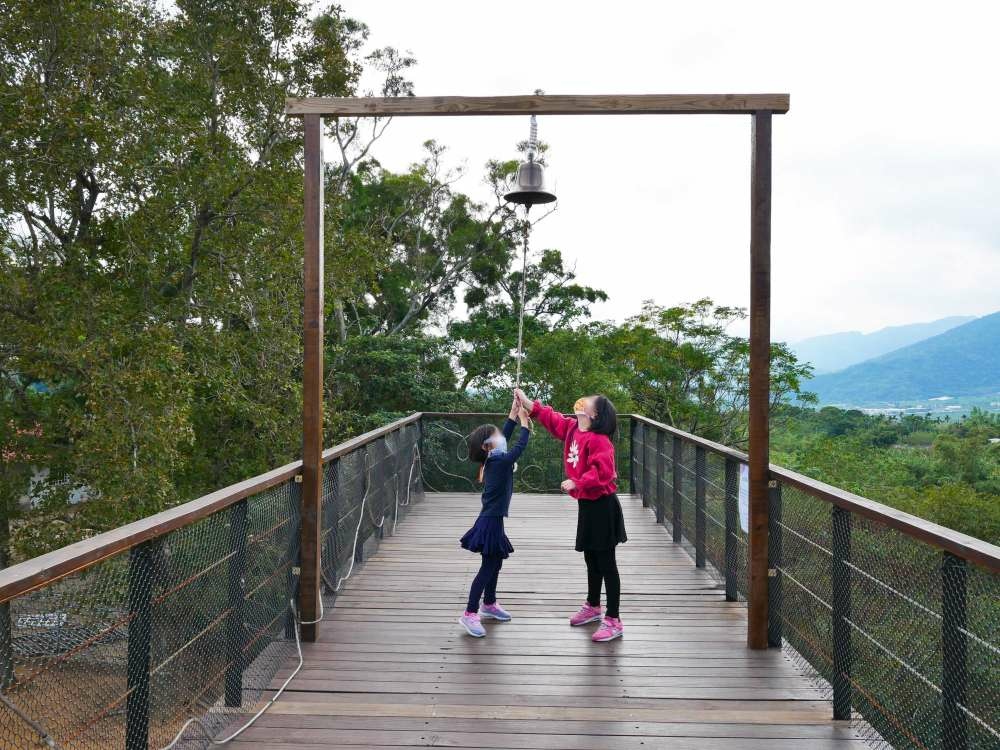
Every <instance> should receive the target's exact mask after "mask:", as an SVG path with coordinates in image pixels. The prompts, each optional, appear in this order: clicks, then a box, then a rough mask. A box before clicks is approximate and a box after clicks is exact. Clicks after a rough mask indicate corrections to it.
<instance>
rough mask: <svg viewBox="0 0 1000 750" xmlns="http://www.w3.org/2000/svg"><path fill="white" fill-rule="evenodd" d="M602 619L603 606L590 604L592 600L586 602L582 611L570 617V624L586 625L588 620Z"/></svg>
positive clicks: (581, 608)
mask: <svg viewBox="0 0 1000 750" xmlns="http://www.w3.org/2000/svg"><path fill="white" fill-rule="evenodd" d="M600 619H601V608H600V607H592V606H590V602H584V603H583V606H582V607H580V611H579V612H577V613H576V614H575V615H573V616H572V617H571V618H569V624H570V625H572V626H573V627H574V628H575V627H576V626H578V625H586V624H587V623H588V622H596V621H597V620H600Z"/></svg>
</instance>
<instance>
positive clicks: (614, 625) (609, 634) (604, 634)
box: [590, 617, 625, 643]
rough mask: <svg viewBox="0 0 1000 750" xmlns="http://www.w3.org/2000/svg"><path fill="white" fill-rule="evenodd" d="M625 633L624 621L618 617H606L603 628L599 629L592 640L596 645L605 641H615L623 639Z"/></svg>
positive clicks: (602, 624)
mask: <svg viewBox="0 0 1000 750" xmlns="http://www.w3.org/2000/svg"><path fill="white" fill-rule="evenodd" d="M624 633H625V626H624V625H622V621H621V620H619V619H618V618H617V617H605V618H604V622H603V623H601V627H599V628H598V629H597V632H596V633H594V634H593V635H592V636H591V637H590V640H592V641H594V642H595V643H604V642H605V641H613V640H614V639H615V638H621V637H622V635H624Z"/></svg>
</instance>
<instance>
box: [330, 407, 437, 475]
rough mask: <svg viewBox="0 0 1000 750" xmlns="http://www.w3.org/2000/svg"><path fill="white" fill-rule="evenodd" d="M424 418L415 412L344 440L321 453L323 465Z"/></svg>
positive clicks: (421, 414)
mask: <svg viewBox="0 0 1000 750" xmlns="http://www.w3.org/2000/svg"><path fill="white" fill-rule="evenodd" d="M422 416H424V414H423V412H419V411H415V412H413V413H412V414H410V415H408V416H405V417H403V418H402V419H397V420H396V421H395V422H390V423H389V424H387V425H383V426H382V427H379V428H377V429H374V430H370V431H369V432H366V433H364V434H363V435H358V436H357V437H354V438H351V439H350V440H345V441H344V442H343V443H340V444H339V445H335V446H333V447H332V448H327V449H326V450H325V451H323V463H327V462H329V461H332V460H333V459H335V458H340V457H341V456H343V455H345V454H347V453H350V452H352V451H356V450H357V449H358V448H361V447H362V446H364V445H368V443H370V442H372V441H374V440H378V439H379V438H380V437H384V436H385V435H388V434H389V433H390V432H395V431H396V430H398V429H400V428H401V427H406V425H408V424H413V423H414V422H419V421H420V418H421V417H422Z"/></svg>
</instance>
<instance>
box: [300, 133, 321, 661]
mask: <svg viewBox="0 0 1000 750" xmlns="http://www.w3.org/2000/svg"><path fill="white" fill-rule="evenodd" d="M304 120H305V121H304V126H305V127H304V130H305V157H304V162H305V185H304V202H305V205H304V210H303V221H304V239H305V248H304V258H305V261H304V269H303V285H304V291H305V302H304V311H303V363H302V509H301V519H302V521H301V524H302V526H301V537H300V542H301V543H300V557H301V562H300V570H301V573H300V575H299V602H298V605H299V613H300V615H301V617H302V620H303V621H305V622H312V621H313V620H316V619H318V618H319V612H320V604H319V595H320V594H319V586H320V564H321V561H320V545H321V540H320V537H321V531H322V523H321V521H320V516H321V512H322V511H321V507H322V503H323V315H324V311H323V283H324V282H323V118H322V117H320V116H318V115H307V116H306V117H305V118H304ZM317 627H318V626H317V625H314V624H309V625H305V624H304V625H303V626H302V639H303V640H304V641H314V640H316V634H317Z"/></svg>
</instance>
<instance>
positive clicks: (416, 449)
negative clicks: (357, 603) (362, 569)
mask: <svg viewBox="0 0 1000 750" xmlns="http://www.w3.org/2000/svg"><path fill="white" fill-rule="evenodd" d="M419 460H420V446H419V445H414V446H413V460H412V461H411V462H410V472H409V476H408V478H407V486H406V502H405V503H403V505H404V506H408V505H409V504H410V494H411V492H412V487H413V469H414V467H415V466H416V464H417V461H419ZM370 474H371V464H370V462H369V461H368V453H367V451H366V452H365V494H364V495H363V496H362V498H361V507H360V508H359V513H358V516H359V518H358V527H357V529H356V530H355V532H354V549H353V551H352V553H351V567H350V569H349V570H348V571H347V575H345V576H344V577H343V578H339V579H338V580H337V585H336V587H335V588H334V589H333V591H334V593H336V592H337V591H339V590H340V586H341V584H343V582H344V581H346V580H347V579H348V578H350V576H351V573H352V572H353V571H354V561H355V560H356V558H357V549H358V538H359V534H360V531H361V522H362V521H363V520H364V517H365V514H364V506H365V501H366V500H367V499H368V491H369V489H370V488H371V481H370V478H371V477H370ZM399 506H400V503H399V491H398V488H397V491H396V511H395V515H396V517H398V515H399ZM396 517H394V518H393V521H392V524H393V531H394V532H395V528H396ZM384 522H385V516H382V520H381V521H380V522H379V524H378V526H381V525H382V524H383V523H384ZM288 606H289V607H290V608H291V611H292V615H293V616H294V618H295V651H296V653H297V654H298V658H299V663H298V665H297V666H296V667H295V669H294V670H293V671H292V673H291V674H290V675H288V678H287V679H286V680H285V681H284V682H283V683H282V684H281V687H280V688H278V691H277V692H276V693H275V694H274V695H273V696H271V698H270V700H268V702H267V703H265V704H264V705H263V706H262V707H261V708H260V710H258V711H257V713H255V714H254V715H253V716H252V717H250V719H249V720H248V721H247V722H246V723H245V724H244V725H243V726H241V727H240V728H239V729H237V730H236V731H235V732H233V733H232V734H230V735H229V736H228V737H223V738H222V739H215V738H213V737H212V733H211V732H210V731H209V729H208V727H206V726H205V724H204V722H203V721H202V720H201V719H199V718H197V717H194V718H191V719H188V720H187V721H186V722H184V724H183V725H182V726H181V728H180V730H179V731H178V732H177V735H176V736H175V737H174V739H173V740H172V741H171V742H170V744H169V745H165V746H164V747H163V748H161V750H173V748H174V747H176V746H177V743H178V742H180V740H181V738H182V737H183V736H184V732H185V731H187V728H188V727H190V726H192V725H194V726H197V727H198V728H199V729H201V731H202V732H203V733H204V735H205V740H206V741H207V742H208V743H209V744H210V745H225V744H227V743H229V742H232V741H233V740H235V739H236V738H237V737H239V736H240V735H241V734H243V732H245V731H246V730H247V729H249V728H250V727H251V726H252V725H253V723H254V722H255V721H257V719H259V718H260V717H261V716H263V715H264V712H265V711H267V710H268V709H269V708H270V707H271V706H273V705H274V704H275V703H276V702H277V700H278V698H280V697H281V695H282V694H283V693H284V692H285V688H287V687H288V685H289V683H290V682H291V681H292V679H293V678H294V677H295V675H297V674H298V673H299V672H300V671H301V670H302V667H303V665H304V659H303V657H302V642H301V640H300V638H299V628H300V627H301V626H302V625H316V624H317V623H319V622H322V621H323V618H324V617H326V608H325V607H324V605H323V597H322V596H320V598H319V617H318V618H317V619H315V620H302V619H301V618H300V617H299V613H298V610H296V608H295V600H294V599H289V601H288ZM0 698H2V696H0ZM49 742H51V740H49ZM54 746H55V745H54V744H51V745H50V747H54Z"/></svg>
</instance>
